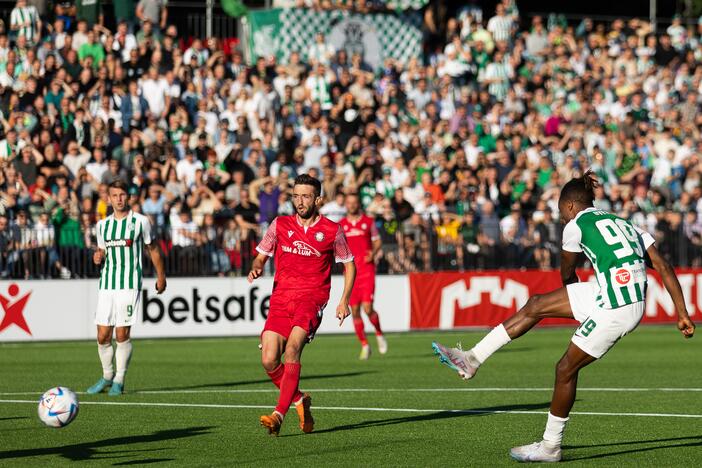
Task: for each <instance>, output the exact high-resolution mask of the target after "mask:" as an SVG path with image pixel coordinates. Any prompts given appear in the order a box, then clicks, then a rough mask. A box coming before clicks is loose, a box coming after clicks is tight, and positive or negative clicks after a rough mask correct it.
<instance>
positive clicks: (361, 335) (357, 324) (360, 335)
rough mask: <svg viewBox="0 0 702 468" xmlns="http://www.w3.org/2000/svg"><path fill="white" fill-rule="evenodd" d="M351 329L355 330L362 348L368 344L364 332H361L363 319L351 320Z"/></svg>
mask: <svg viewBox="0 0 702 468" xmlns="http://www.w3.org/2000/svg"><path fill="white" fill-rule="evenodd" d="M353 328H354V330H356V336H357V337H358V340H359V341H360V342H361V344H362V345H363V346H365V345H367V344H368V340H367V339H366V332H365V330H363V328H364V326H363V319H362V318H361V317H358V318H355V319H353Z"/></svg>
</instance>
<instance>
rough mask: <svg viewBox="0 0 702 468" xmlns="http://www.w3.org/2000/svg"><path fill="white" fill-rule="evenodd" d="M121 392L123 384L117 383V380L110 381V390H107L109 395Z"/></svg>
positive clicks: (117, 394) (116, 394) (118, 394)
mask: <svg viewBox="0 0 702 468" xmlns="http://www.w3.org/2000/svg"><path fill="white" fill-rule="evenodd" d="M123 393H124V384H121V383H117V382H112V386H111V387H110V391H109V392H107V394H108V395H109V396H120V395H121V394H123Z"/></svg>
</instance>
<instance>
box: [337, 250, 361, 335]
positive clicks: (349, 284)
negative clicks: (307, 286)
mask: <svg viewBox="0 0 702 468" xmlns="http://www.w3.org/2000/svg"><path fill="white" fill-rule="evenodd" d="M355 279H356V264H354V263H353V259H352V260H351V261H350V262H346V263H344V292H343V293H342V294H341V300H340V301H339V305H338V306H337V307H336V318H338V319H339V326H341V325H342V324H343V323H344V319H345V318H346V317H348V316H349V315H350V314H351V310H350V309H349V299H350V298H351V290H352V289H353V282H354V280H355Z"/></svg>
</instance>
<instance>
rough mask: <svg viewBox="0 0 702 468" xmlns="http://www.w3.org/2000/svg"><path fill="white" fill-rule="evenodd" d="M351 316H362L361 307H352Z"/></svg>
mask: <svg viewBox="0 0 702 468" xmlns="http://www.w3.org/2000/svg"><path fill="white" fill-rule="evenodd" d="M351 317H352V318H361V309H360V308H359V307H351Z"/></svg>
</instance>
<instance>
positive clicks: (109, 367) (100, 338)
mask: <svg viewBox="0 0 702 468" xmlns="http://www.w3.org/2000/svg"><path fill="white" fill-rule="evenodd" d="M97 347H98V356H99V357H100V364H101V365H102V377H101V378H100V379H99V380H98V381H97V382H96V383H95V384H94V385H93V386H91V387H90V388H88V390H87V391H86V392H87V393H89V394H91V395H93V394H96V393H101V392H103V391H104V390H105V389H106V388H109V387H110V386H111V385H112V379H113V378H114V375H115V372H114V366H113V364H112V358H113V357H114V354H115V353H114V348H113V347H112V327H109V326H103V325H98V326H97Z"/></svg>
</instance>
